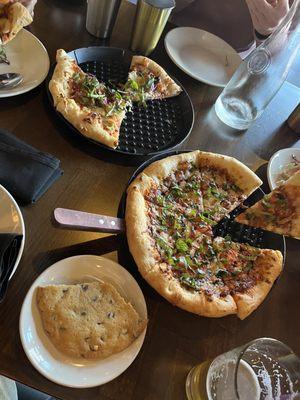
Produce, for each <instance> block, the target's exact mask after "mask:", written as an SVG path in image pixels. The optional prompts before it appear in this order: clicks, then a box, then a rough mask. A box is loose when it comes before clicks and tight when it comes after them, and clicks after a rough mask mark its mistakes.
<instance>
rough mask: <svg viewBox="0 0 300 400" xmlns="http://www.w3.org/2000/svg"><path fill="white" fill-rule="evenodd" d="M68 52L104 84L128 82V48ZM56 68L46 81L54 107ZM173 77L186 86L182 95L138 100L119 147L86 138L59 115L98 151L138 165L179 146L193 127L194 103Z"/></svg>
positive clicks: (123, 130) (99, 48) (124, 129)
mask: <svg viewBox="0 0 300 400" xmlns="http://www.w3.org/2000/svg"><path fill="white" fill-rule="evenodd" d="M68 54H69V55H70V56H71V57H73V58H74V59H75V60H76V61H77V63H78V65H79V66H80V67H81V68H82V69H83V70H84V71H85V72H89V73H92V74H94V75H96V76H97V78H98V79H99V80H100V81H102V82H105V83H109V81H115V82H121V83H125V82H126V80H127V76H128V71H129V66H130V63H131V59H132V56H133V54H132V53H131V52H129V51H127V50H123V49H117V48H111V47H86V48H81V49H77V50H73V51H71V52H69V53H68ZM54 68H55V65H53V66H52V69H51V71H50V74H49V75H48V80H47V93H48V97H49V100H50V103H51V105H52V106H53V100H52V96H51V93H50V92H49V89H48V86H49V85H48V83H49V81H50V79H51V76H52V73H53V70H54ZM172 79H174V81H175V82H176V83H177V84H178V85H180V86H181V88H182V89H183V91H182V92H181V94H180V95H179V96H175V97H172V98H168V99H163V100H153V101H148V102H147V107H144V106H142V105H138V104H136V103H135V104H134V105H133V108H132V112H127V113H126V118H125V119H124V120H123V122H122V125H121V130H120V138H119V146H118V147H117V148H116V149H111V148H109V147H107V146H105V145H102V144H101V143H99V142H96V141H94V140H92V139H88V138H86V137H85V136H83V135H82V134H81V133H80V132H79V131H78V130H77V129H76V128H74V127H73V126H72V125H71V124H70V123H69V122H68V121H66V120H65V119H64V118H63V116H62V115H61V114H60V113H58V112H57V115H58V116H59V118H61V119H62V120H63V121H64V123H65V124H66V126H67V127H68V129H69V130H70V131H71V132H72V133H75V135H77V136H78V135H79V136H80V137H81V138H85V140H86V141H89V142H91V143H93V145H94V146H96V147H97V149H99V151H102V152H108V153H110V154H111V155H112V154H114V156H115V157H119V160H118V159H116V158H115V157H113V158H112V160H115V161H120V160H122V159H123V160H124V161H125V162H126V163H128V164H133V165H138V164H140V163H141V162H143V161H145V160H146V159H148V158H149V157H152V156H153V155H154V154H159V153H161V152H164V151H166V150H170V149H174V148H177V147H179V146H180V144H181V143H183V142H184V140H186V138H187V137H188V135H189V134H190V132H191V130H192V127H193V124H194V109H193V105H192V102H191V100H190V97H189V95H188V94H187V92H186V91H185V89H184V88H183V86H182V84H181V83H180V82H178V81H177V80H176V79H175V78H174V77H172ZM128 156H130V157H128ZM130 161H131V162H130Z"/></svg>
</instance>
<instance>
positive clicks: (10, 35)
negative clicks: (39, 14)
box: [0, 2, 33, 44]
mask: <svg viewBox="0 0 300 400" xmlns="http://www.w3.org/2000/svg"><path fill="white" fill-rule="evenodd" d="M3 10H5V14H6V15H7V18H1V9H0V18H1V27H0V43H1V44H7V43H8V42H10V41H11V40H12V39H14V38H15V37H16V35H17V33H19V31H20V30H21V29H22V28H23V27H24V26H27V25H29V24H31V23H32V21H33V19H32V16H31V15H30V12H29V11H28V10H27V8H26V7H24V6H23V5H22V4H21V3H19V2H17V3H13V4H8V5H6V6H5V7H4V8H3ZM5 20H6V23H5Z"/></svg>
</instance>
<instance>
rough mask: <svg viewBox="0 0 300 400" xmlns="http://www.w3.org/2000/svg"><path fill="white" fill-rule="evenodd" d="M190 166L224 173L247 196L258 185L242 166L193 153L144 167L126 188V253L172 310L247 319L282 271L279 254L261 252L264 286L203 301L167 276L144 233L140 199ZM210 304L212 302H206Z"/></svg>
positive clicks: (202, 296) (200, 295)
mask: <svg viewBox="0 0 300 400" xmlns="http://www.w3.org/2000/svg"><path fill="white" fill-rule="evenodd" d="M184 162H188V163H190V162H191V163H194V164H195V165H196V166H198V167H201V166H202V165H203V166H209V165H211V166H212V167H216V168H221V169H225V170H226V171H227V172H229V174H230V176H231V178H232V180H233V181H234V182H236V184H237V185H238V186H239V187H240V188H241V189H242V190H243V192H244V193H245V195H246V196H249V195H250V194H251V193H252V192H253V191H254V190H255V189H256V188H257V187H258V186H259V185H260V184H261V183H262V182H261V180H260V179H259V178H258V177H257V176H256V175H255V174H254V173H253V172H252V171H251V170H250V169H249V168H247V167H246V166H244V165H243V164H242V163H240V162H239V161H238V160H235V159H233V158H232V157H228V156H222V155H218V154H213V153H206V152H201V151H198V150H197V151H193V152H189V153H183V154H179V155H175V156H170V157H167V158H165V159H162V160H159V161H156V162H154V163H152V164H151V165H149V166H148V167H147V168H145V169H144V171H143V172H142V173H141V174H140V175H139V176H138V177H137V178H136V179H135V180H134V181H133V182H132V183H131V184H130V186H129V187H128V190H127V201H126V213H125V219H126V233H127V240H128V245H129V248H130V252H131V254H132V255H133V258H134V260H135V262H136V264H137V266H138V269H139V271H140V273H141V275H142V276H143V277H144V279H145V280H146V281H147V282H148V283H149V284H150V285H151V286H152V287H153V288H154V289H155V290H156V291H157V292H158V293H159V294H160V295H162V296H163V297H164V298H166V299H167V300H168V301H169V302H171V303H172V304H174V305H176V306H178V307H180V308H182V309H184V310H186V311H189V312H192V313H195V314H198V315H202V316H206V317H222V316H225V315H229V314H237V315H238V317H239V318H241V319H244V318H246V317H247V316H248V315H249V314H250V313H251V312H252V311H254V310H255V309H256V308H257V307H258V306H259V305H260V304H261V303H262V301H263V300H264V298H265V297H266V295H267V294H268V292H269V290H270V288H271V287H272V285H273V283H274V281H275V279H276V278H277V277H278V275H279V274H280V272H281V269H282V255H281V253H280V252H279V251H274V250H262V254H261V255H260V256H259V258H258V261H257V264H256V267H257V268H262V269H263V270H264V271H265V276H266V278H267V279H268V282H259V283H258V284H257V285H255V286H254V287H253V288H251V290H249V291H247V292H244V293H239V294H235V295H234V296H231V295H228V296H226V297H219V296H218V295H217V294H213V295H212V296H211V298H208V297H207V296H206V295H205V294H204V293H203V292H196V291H192V290H189V289H186V288H185V287H184V286H182V285H181V284H180V282H179V281H178V280H177V278H176V277H174V275H173V274H172V272H171V270H169V266H168V265H167V264H166V263H165V264H164V263H161V262H160V261H159V259H160V256H159V253H158V251H157V249H156V247H155V240H154V239H153V238H152V237H151V236H150V232H149V229H148V215H147V213H148V211H147V204H146V200H145V197H144V196H145V195H147V193H148V191H149V190H150V189H151V188H153V186H156V185H159V183H160V182H161V181H162V180H163V179H165V178H166V177H167V176H169V175H170V174H172V173H173V172H175V171H176V169H177V168H178V165H179V164H180V163H184ZM210 300H211V301H210Z"/></svg>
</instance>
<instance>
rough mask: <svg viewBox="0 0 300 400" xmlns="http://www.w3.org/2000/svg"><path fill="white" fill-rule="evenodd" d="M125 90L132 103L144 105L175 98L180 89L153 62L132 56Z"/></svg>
mask: <svg viewBox="0 0 300 400" xmlns="http://www.w3.org/2000/svg"><path fill="white" fill-rule="evenodd" d="M125 89H126V90H127V91H129V93H130V94H131V96H132V98H133V100H134V101H138V102H139V103H142V104H145V102H146V101H147V100H153V99H164V98H167V97H173V96H177V95H178V94H179V93H180V92H181V91H182V89H181V87H180V86H179V85H177V83H176V82H174V80H173V79H172V78H170V76H169V75H168V74H167V73H166V71H165V70H164V69H163V68H162V67H161V66H160V65H158V64H157V63H156V62H155V61H153V60H151V59H150V58H147V57H144V56H133V57H132V61H131V65H130V71H129V75H128V80H127V83H126V85H125Z"/></svg>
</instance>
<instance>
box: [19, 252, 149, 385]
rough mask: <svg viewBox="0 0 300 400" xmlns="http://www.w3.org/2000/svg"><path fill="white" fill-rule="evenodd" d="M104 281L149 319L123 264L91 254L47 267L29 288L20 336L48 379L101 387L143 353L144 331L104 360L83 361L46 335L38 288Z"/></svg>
mask: <svg viewBox="0 0 300 400" xmlns="http://www.w3.org/2000/svg"><path fill="white" fill-rule="evenodd" d="M95 279H96V280H103V281H106V282H109V283H111V284H112V285H114V287H115V288H116V289H117V290H118V291H119V292H120V294H121V295H122V296H123V297H124V298H125V299H127V300H129V301H130V302H131V303H132V305H133V306H134V308H135V309H136V311H137V312H138V313H139V315H140V316H141V317H142V318H147V308H146V303H145V299H144V296H143V293H142V291H141V289H140V288H139V285H138V284H137V282H136V281H135V280H134V278H133V277H132V276H131V275H130V274H129V272H128V271H127V270H126V269H125V268H123V267H121V265H119V264H117V263H115V262H114V261H111V260H109V259H106V258H104V257H97V256H92V255H82V256H76V257H70V258H66V259H64V260H61V261H59V262H57V263H56V264H53V265H52V266H51V267H49V268H47V269H46V270H45V271H44V272H43V273H42V274H41V275H40V276H39V277H38V278H37V279H36V280H35V281H34V283H33V284H32V286H31V288H30V289H29V291H28V293H27V295H26V297H25V300H24V303H23V306H22V310H21V315H20V327H19V328H20V336H21V342H22V345H23V348H24V351H25V353H26V355H27V357H28V358H29V360H30V362H31V363H32V365H33V366H34V367H35V368H36V369H37V370H38V371H39V372H40V373H41V374H42V375H44V376H45V377H46V378H48V379H50V380H51V381H53V382H55V383H58V384H60V385H64V386H69V387H74V388H88V387H94V386H99V385H102V384H104V383H107V382H109V381H111V380H112V379H114V378H116V377H117V376H119V375H120V374H121V373H122V372H124V371H125V370H126V369H127V368H128V367H129V365H130V364H131V363H132V362H133V360H134V359H135V357H136V356H137V354H138V352H139V351H140V349H141V347H142V344H143V341H144V338H145V334H146V329H145V331H144V332H143V333H142V334H141V335H140V336H139V337H138V338H137V339H136V340H135V341H134V342H133V343H132V344H131V345H130V346H129V347H128V348H127V349H125V350H123V351H122V352H120V353H118V354H115V355H113V356H111V357H108V358H106V359H104V360H82V359H76V358H71V357H68V356H66V355H64V354H62V353H60V352H59V351H58V350H56V348H55V347H54V345H53V344H52V343H51V341H50V339H49V338H48V336H47V335H46V333H45V332H44V329H43V327H42V321H41V317H40V314H39V311H38V308H37V305H36V288H37V287H38V286H41V285H42V286H43V285H48V284H59V283H65V284H71V283H76V282H88V281H91V280H95Z"/></svg>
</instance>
